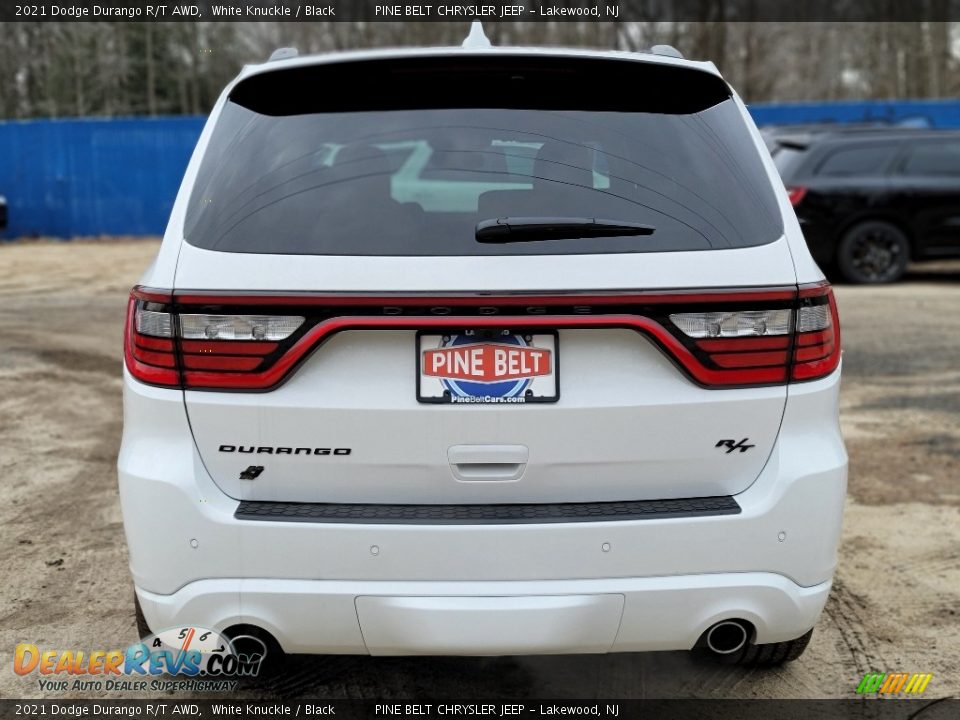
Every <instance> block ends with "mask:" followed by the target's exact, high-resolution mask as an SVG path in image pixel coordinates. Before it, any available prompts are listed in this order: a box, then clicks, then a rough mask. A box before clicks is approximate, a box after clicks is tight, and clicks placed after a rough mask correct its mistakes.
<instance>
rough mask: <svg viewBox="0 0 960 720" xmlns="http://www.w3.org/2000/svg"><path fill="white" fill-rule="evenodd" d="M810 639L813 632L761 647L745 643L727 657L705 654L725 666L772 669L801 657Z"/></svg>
mask: <svg viewBox="0 0 960 720" xmlns="http://www.w3.org/2000/svg"><path fill="white" fill-rule="evenodd" d="M811 637H813V630H809V631H808V632H807V633H806V634H804V635H801V636H800V637H798V638H796V639H794V640H784V641H783V642H775V643H764V644H762V645H754V644H752V643H746V644H745V645H744V646H743V647H742V648H741V649H739V650H738V651H737V652H735V653H730V654H729V655H716V654H714V653H711V652H710V651H709V650H707V651H706V652H708V653H709V654H710V655H712V656H713V657H716V658H717V659H719V660H720V661H721V662H723V663H724V664H727V665H744V666H748V667H774V666H776V665H783V664H784V663H788V662H791V661H793V660H796V659H797V658H798V657H800V656H801V655H803V651H804V650H806V649H807V645H808V644H809V643H810V638H811Z"/></svg>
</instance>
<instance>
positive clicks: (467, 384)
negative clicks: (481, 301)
mask: <svg viewBox="0 0 960 720" xmlns="http://www.w3.org/2000/svg"><path fill="white" fill-rule="evenodd" d="M477 346H482V348H483V349H482V350H481V351H480V355H481V356H482V358H481V359H482V364H483V368H484V370H488V369H489V368H490V367H491V366H495V367H499V363H501V362H504V361H505V362H507V363H508V365H509V363H510V362H511V361H513V363H514V366H515V367H516V369H517V370H518V371H521V372H522V370H529V371H531V372H536V373H538V374H536V375H530V376H528V377H516V378H514V377H507V378H505V379H503V380H496V379H494V380H480V379H467V378H461V377H455V376H454V375H455V374H451V376H450V377H439V376H437V375H436V374H427V370H428V368H427V367H426V363H427V359H428V358H429V359H430V362H431V364H432V363H433V362H434V355H433V353H434V352H436V351H446V354H447V355H448V358H449V362H450V363H453V364H456V365H457V367H458V369H460V370H464V369H466V368H464V363H465V362H466V360H464V357H463V356H464V354H465V352H466V351H467V350H468V349H469V350H473V351H474V353H475V352H476V351H475V350H474V348H476V347H477ZM457 348H463V349H464V351H465V352H464V353H455V350H456V349H457ZM487 348H492V349H487ZM498 349H502V350H504V351H506V352H505V354H506V358H507V359H506V360H504V357H503V353H498V352H497V351H498ZM517 350H521V352H516V351H517ZM559 350H560V338H559V334H558V332H557V331H556V330H544V329H542V328H535V329H533V328H524V327H502V328H469V327H465V328H456V329H450V330H446V331H438V330H420V331H418V332H417V335H416V341H415V343H414V351H415V353H416V394H417V401H418V402H421V403H432V404H443V405H526V404H530V403H534V404H542V403H556V402H558V401H559V400H560V352H559ZM536 351H540V353H541V354H540V357H539V358H537V356H536ZM544 351H547V355H546V358H544V357H543V354H542V353H543V352H544ZM428 352H430V353H431V354H430V355H428V354H427V353H428ZM454 354H455V355H457V358H452V357H450V356H451V355H454ZM475 357H476V356H475V355H470V360H471V361H472V360H474V359H475ZM457 359H459V360H460V362H459V363H458V362H457ZM437 362H442V361H441V360H437ZM543 362H547V363H548V366H547V367H548V369H549V373H546V374H544V373H543V369H544V368H543V367H542V366H541V363H543ZM470 367H471V368H472V369H473V370H476V365H475V364H473V363H470ZM461 374H462V373H461ZM487 374H488V375H489V373H487ZM483 389H486V390H488V392H486V393H483V394H481V393H480V391H481V390H483ZM441 392H442V394H441Z"/></svg>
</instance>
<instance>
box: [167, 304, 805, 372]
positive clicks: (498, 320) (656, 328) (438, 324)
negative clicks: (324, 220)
mask: <svg viewBox="0 0 960 720" xmlns="http://www.w3.org/2000/svg"><path fill="white" fill-rule="evenodd" d="M504 326H514V327H523V328H530V329H537V328H557V329H574V328H626V329H631V330H636V331H637V332H642V333H644V334H646V335H648V336H649V337H651V338H653V339H654V340H655V341H656V342H657V343H658V344H659V345H660V346H661V347H662V348H664V349H665V350H666V351H667V355H668V357H670V358H671V359H672V360H674V361H675V362H677V363H678V364H679V365H680V366H681V367H682V369H684V370H685V371H686V372H687V373H688V374H689V375H690V376H691V377H692V378H693V379H694V380H695V381H696V382H698V383H700V384H701V385H704V386H724V387H726V386H731V385H751V384H764V383H776V382H786V379H787V370H786V367H785V366H783V367H779V368H757V369H752V368H751V369H749V370H746V369H744V370H739V369H738V370H717V369H713V368H708V367H707V366H705V365H704V364H703V363H701V362H700V360H698V359H697V357H696V356H695V355H694V354H693V353H691V352H690V351H689V350H688V349H687V348H686V347H685V346H684V345H683V344H682V343H681V342H680V341H679V340H678V339H677V338H676V337H674V336H673V335H672V334H671V333H670V332H669V331H668V330H667V329H666V328H664V327H663V326H662V325H661V324H660V323H658V322H656V321H655V320H651V319H650V318H646V317H640V316H637V315H604V316H597V317H576V316H567V315H541V316H537V317H526V316H521V317H505V316H498V317H472V316H453V315H448V316H445V317H442V318H436V317H386V318H381V317H363V316H359V317H336V318H331V319H329V320H324V321H322V322H320V323H318V324H317V325H314V326H313V327H312V328H311V329H310V330H308V331H307V332H306V333H305V334H304V335H303V337H301V338H300V339H299V340H298V341H297V342H296V343H295V344H294V345H293V346H292V347H291V348H290V349H289V350H287V352H286V353H284V354H283V355H282V356H281V357H280V359H279V360H277V362H276V363H275V364H273V365H272V366H270V367H269V368H267V369H265V370H262V371H260V372H256V373H245V374H233V375H226V374H221V373H213V372H201V371H193V370H185V371H184V386H185V387H187V388H188V389H193V388H212V389H224V388H231V389H243V390H266V389H269V388H272V387H274V386H275V385H277V384H279V383H280V382H281V381H282V380H284V379H285V378H286V376H287V375H288V374H289V372H290V371H291V370H292V369H293V368H294V367H295V366H296V365H297V363H299V362H300V361H301V360H302V359H303V358H304V357H305V356H306V355H307V354H309V353H310V352H312V351H313V350H314V349H315V348H316V347H317V346H318V345H319V344H320V343H322V342H323V341H324V340H326V339H327V338H329V337H330V336H331V335H334V334H335V333H338V332H342V331H344V330H384V329H389V330H431V329H446V328H462V327H476V328H485V327H504Z"/></svg>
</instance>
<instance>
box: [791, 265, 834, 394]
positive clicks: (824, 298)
mask: <svg viewBox="0 0 960 720" xmlns="http://www.w3.org/2000/svg"><path fill="white" fill-rule="evenodd" d="M839 364H840V319H839V317H838V315H837V301H836V300H835V299H834V297H833V290H832V289H831V288H830V286H829V285H826V284H816V285H809V286H802V287H801V288H800V297H799V300H798V308H797V328H796V333H795V334H794V344H793V370H792V372H791V379H793V380H816V379H817V378H821V377H825V376H826V375H829V374H830V373H832V372H833V371H834V370H836V369H837V366H838V365H839Z"/></svg>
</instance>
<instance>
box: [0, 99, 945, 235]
mask: <svg viewBox="0 0 960 720" xmlns="http://www.w3.org/2000/svg"><path fill="white" fill-rule="evenodd" d="M750 112H751V113H752V114H753V116H754V119H755V120H756V121H757V123H758V124H759V125H768V124H793V123H808V122H838V123H844V122H860V121H886V122H907V123H910V124H921V125H929V126H931V127H938V128H948V127H949V128H958V127H960V100H949V101H921V100H918V101H890V102H884V101H877V102H836V103H784V104H775V105H773V104H771V105H763V104H758V105H752V106H751V107H750ZM202 126H203V118H199V117H173V118H134V119H110V120H107V119H100V120H33V121H24V122H0V195H4V196H6V198H7V205H8V209H9V227H8V229H7V230H6V231H5V232H4V233H3V234H2V235H0V236H2V237H7V238H11V237H20V236H25V235H26V236H29V235H47V236H54V237H64V238H68V237H75V236H81V235H101V234H105V235H159V234H162V233H163V230H164V228H165V227H166V222H167V216H168V215H169V214H170V208H171V206H172V205H173V199H174V196H175V195H176V192H177V188H178V187H179V185H180V179H181V177H182V175H183V171H184V169H185V168H186V166H187V161H188V160H189V158H190V153H191V152H192V151H193V146H194V144H195V143H196V141H197V137H198V136H199V134H200V130H201V128H202Z"/></svg>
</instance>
